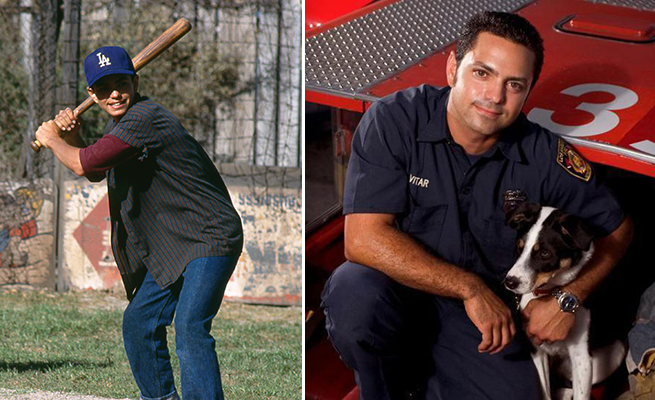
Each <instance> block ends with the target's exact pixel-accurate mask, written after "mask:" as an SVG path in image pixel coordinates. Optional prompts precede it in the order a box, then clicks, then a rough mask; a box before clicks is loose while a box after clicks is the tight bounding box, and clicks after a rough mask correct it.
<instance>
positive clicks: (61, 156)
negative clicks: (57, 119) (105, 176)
mask: <svg viewBox="0 0 655 400" xmlns="http://www.w3.org/2000/svg"><path fill="white" fill-rule="evenodd" d="M48 147H50V149H51V150H52V152H53V153H54V155H55V157H57V159H58V160H59V161H61V163H62V164H64V166H66V168H68V169H70V170H71V171H73V172H74V173H75V174H77V175H79V176H83V175H84V169H83V168H82V163H81V162H80V149H79V148H78V147H74V146H71V145H70V144H69V143H67V141H64V139H60V140H56V139H55V140H50V141H49V142H48Z"/></svg>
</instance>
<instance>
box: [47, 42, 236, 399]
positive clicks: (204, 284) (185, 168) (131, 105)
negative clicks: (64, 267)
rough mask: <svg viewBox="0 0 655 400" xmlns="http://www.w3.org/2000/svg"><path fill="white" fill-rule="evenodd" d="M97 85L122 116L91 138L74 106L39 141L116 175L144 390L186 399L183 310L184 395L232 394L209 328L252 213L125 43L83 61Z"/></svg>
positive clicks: (131, 334) (122, 259)
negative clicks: (142, 81)
mask: <svg viewBox="0 0 655 400" xmlns="http://www.w3.org/2000/svg"><path fill="white" fill-rule="evenodd" d="M84 72H85V75H86V79H87V83H88V88H87V91H88V93H89V95H90V96H91V97H92V98H93V100H94V102H95V103H97V104H98V105H99V106H100V108H101V109H102V110H104V111H105V112H107V114H109V116H110V117H111V120H110V121H109V123H108V124H107V126H106V127H105V132H104V133H105V135H104V136H103V137H102V138H101V139H100V140H98V141H97V142H96V143H95V144H93V145H91V146H88V147H87V146H86V144H85V143H84V141H83V140H82V138H81V137H80V136H79V128H80V126H81V124H82V121H81V119H80V118H79V117H78V116H77V115H74V113H73V111H71V110H70V109H66V110H62V111H61V112H60V113H59V115H57V117H55V119H54V120H51V121H47V122H45V123H43V124H42V125H41V126H40V127H39V129H38V130H37V133H36V138H37V140H38V141H39V142H40V143H41V144H42V145H43V146H44V147H46V148H50V149H51V150H52V151H53V153H54V155H55V156H56V157H57V158H58V159H59V160H60V161H61V162H62V163H63V164H64V165H65V166H66V167H68V168H69V169H71V170H72V171H73V172H75V173H76V174H77V175H80V176H86V177H87V178H89V179H90V180H92V181H99V180H101V179H104V178H106V179H107V188H108V195H109V208H110V215H111V224H112V248H113V251H114V256H115V258H116V262H117V264H118V268H119V269H120V271H121V276H122V278H123V282H124V284H125V288H126V290H127V296H128V299H130V304H129V305H128V307H127V308H126V310H125V313H124V316H123V339H124V342H125V350H126V352H127V356H128V359H129V361H130V366H131V368H132V372H133V375H134V378H135V380H136V383H137V385H138V387H139V389H140V391H141V397H142V398H143V399H179V397H178V395H177V392H176V389H175V384H174V381H173V373H172V368H171V364H170V355H169V352H168V346H167V342H166V327H167V326H168V325H170V324H171V323H172V322H173V318H174V319H175V330H176V339H175V340H176V353H177V355H178V357H179V360H180V370H181V385H182V392H183V394H184V399H185V400H191V399H202V400H214V399H223V390H222V385H221V379H220V372H219V366H218V361H217V358H216V352H215V350H214V346H215V341H214V339H213V338H212V336H211V334H210V330H211V323H212V319H213V318H214V316H215V315H216V313H217V312H218V309H219V307H220V304H221V300H222V298H223V294H224V291H225V287H226V285H227V282H228V280H229V278H230V276H231V274H232V272H233V270H234V268H235V266H236V263H237V260H238V258H239V255H240V253H241V250H242V246H243V232H242V227H241V220H240V217H239V215H238V214H237V212H236V210H235V209H234V207H233V205H232V202H231V200H230V196H229V193H228V190H227V188H226V187H225V184H224V183H223V180H222V178H221V176H220V175H219V173H218V171H217V170H216V167H215V166H214V164H213V162H212V161H211V159H210V158H209V157H208V156H207V154H206V153H205V151H204V150H203V149H202V147H201V146H200V145H199V144H198V142H197V141H196V140H195V139H193V137H191V135H189V133H188V132H187V131H186V130H185V129H184V127H183V126H182V125H181V123H180V122H179V121H178V119H177V118H176V117H175V116H174V115H173V114H172V113H170V112H169V111H168V110H166V109H165V108H164V107H162V106H161V105H159V104H157V103H155V102H153V101H151V100H149V99H148V98H146V97H143V96H141V95H139V93H138V87H139V77H138V75H136V73H135V71H134V66H133V64H132V61H131V58H130V57H129V55H128V54H127V52H126V51H125V50H124V49H122V48H120V47H101V48H99V49H97V50H95V51H94V52H92V53H91V54H90V55H89V56H88V57H87V58H86V59H85V61H84Z"/></svg>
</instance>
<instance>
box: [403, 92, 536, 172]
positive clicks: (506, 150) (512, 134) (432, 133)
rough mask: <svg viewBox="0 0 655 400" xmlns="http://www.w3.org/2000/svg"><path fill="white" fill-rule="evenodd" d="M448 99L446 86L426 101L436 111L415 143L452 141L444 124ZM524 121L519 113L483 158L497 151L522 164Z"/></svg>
mask: <svg viewBox="0 0 655 400" xmlns="http://www.w3.org/2000/svg"><path fill="white" fill-rule="evenodd" d="M449 97H450V87H448V86H447V87H445V88H444V89H443V90H442V91H441V92H440V93H439V95H437V96H435V97H434V98H432V99H429V100H428V101H431V102H432V103H433V104H430V106H431V107H432V109H435V110H436V111H435V112H434V113H433V114H432V115H431V116H430V119H429V120H428V123H427V126H426V128H425V129H424V130H422V131H420V132H419V133H418V135H417V138H416V140H417V141H419V142H435V143H437V142H441V141H444V140H450V141H452V140H453V139H452V136H451V135H450V129H448V123H447V122H446V111H447V108H448V99H449ZM524 120H525V116H524V115H523V113H521V114H520V115H519V117H518V118H517V119H516V121H514V123H513V124H512V125H510V126H509V127H507V128H506V129H505V131H503V133H502V134H501V135H500V138H499V139H498V142H497V143H496V144H495V145H494V146H493V147H492V148H491V149H489V151H487V152H486V153H485V157H487V156H492V155H493V154H495V153H496V152H497V151H500V153H501V154H502V155H503V156H505V157H506V158H508V159H510V160H512V161H516V162H523V161H524V157H523V155H522V153H523V152H522V151H521V149H520V144H519V139H520V135H521V132H522V131H523V133H525V131H524V130H525V129H527V128H526V127H525V125H524ZM522 126H523V127H524V128H523V129H521V127H522Z"/></svg>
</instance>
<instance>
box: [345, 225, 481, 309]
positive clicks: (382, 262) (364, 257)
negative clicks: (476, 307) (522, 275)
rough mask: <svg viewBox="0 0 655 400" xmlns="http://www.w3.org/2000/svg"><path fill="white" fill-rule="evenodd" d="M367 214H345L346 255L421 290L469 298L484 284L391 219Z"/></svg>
mask: <svg viewBox="0 0 655 400" xmlns="http://www.w3.org/2000/svg"><path fill="white" fill-rule="evenodd" d="M369 216H370V214H351V215H348V216H347V217H346V226H345V246H346V258H348V259H349V260H350V261H353V262H356V263H359V264H362V265H366V266H369V267H371V268H375V269H377V270H379V271H381V272H383V273H384V274H386V275H387V276H389V277H390V278H392V279H394V280H395V281H397V282H399V283H401V284H403V285H405V286H409V287H412V288H414V289H418V290H421V291H424V292H428V293H433V294H437V295H440V296H445V297H453V298H458V299H462V300H465V299H468V298H470V297H472V296H473V295H475V294H476V293H477V292H479V291H480V290H482V289H484V288H486V285H485V284H484V283H483V281H482V280H481V279H480V278H478V277H477V276H476V275H474V274H472V273H469V272H467V271H464V270H463V269H461V268H459V267H457V266H455V265H453V264H451V263H448V262H446V261H444V260H441V259H439V258H438V257H436V256H434V255H432V254H430V253H429V252H428V251H427V250H426V249H425V248H424V247H423V246H422V245H421V244H419V243H418V242H416V241H415V240H414V239H412V238H411V237H410V236H408V235H407V234H405V233H403V232H401V231H400V230H398V229H397V228H395V227H394V226H393V224H390V223H377V222H376V221H374V220H372V219H370V218H368V217H369Z"/></svg>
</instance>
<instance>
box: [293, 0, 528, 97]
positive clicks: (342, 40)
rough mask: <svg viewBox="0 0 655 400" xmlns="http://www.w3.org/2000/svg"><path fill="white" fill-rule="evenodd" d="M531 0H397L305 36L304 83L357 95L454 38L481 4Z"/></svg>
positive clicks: (508, 5) (501, 7)
mask: <svg viewBox="0 0 655 400" xmlns="http://www.w3.org/2000/svg"><path fill="white" fill-rule="evenodd" d="M532 1H533V0H482V1H480V0H465V1H462V0H441V1H438V0H401V1H398V2H396V3H392V4H390V5H388V6H385V7H383V8H380V9H377V10H375V11H373V12H371V13H369V14H366V15H364V16H361V17H358V18H355V19H353V20H351V21H349V22H347V23H345V24H343V25H340V26H338V27H335V28H332V29H330V30H327V31H325V32H322V33H320V34H318V35H316V36H312V37H310V38H307V40H306V41H305V87H306V88H307V89H310V90H316V91H322V92H328V93H330V92H331V93H335V94H341V95H350V96H352V95H355V94H358V93H364V92H365V91H366V88H368V87H369V86H371V85H373V84H375V83H376V82H379V81H381V80H384V79H386V78H388V77H390V76H391V75H393V74H395V73H396V72H398V71H401V70H403V69H405V68H407V67H409V66H411V65H413V64H415V63H416V62H418V61H420V60H421V59H422V58H424V57H426V56H428V55H430V54H433V53H435V52H436V51H438V50H439V49H441V48H443V47H445V46H446V45H448V44H450V43H452V42H453V41H455V40H456V39H457V37H458V36H459V33H460V32H461V30H462V29H463V27H464V24H465V23H466V21H468V19H469V18H470V17H471V16H473V15H474V14H476V13H478V12H480V11H485V10H496V11H507V12H513V11H516V10H518V9H520V8H522V7H524V6H525V5H527V4H529V3H531V2H532Z"/></svg>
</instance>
